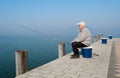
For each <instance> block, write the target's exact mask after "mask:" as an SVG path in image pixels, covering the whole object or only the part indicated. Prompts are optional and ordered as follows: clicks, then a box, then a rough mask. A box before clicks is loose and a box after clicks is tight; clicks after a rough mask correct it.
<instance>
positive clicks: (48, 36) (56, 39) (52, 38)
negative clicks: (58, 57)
mask: <svg viewBox="0 0 120 78" xmlns="http://www.w3.org/2000/svg"><path fill="white" fill-rule="evenodd" d="M16 25H17V26H19V27H22V28H24V29H27V30H29V31H32V32H35V33H38V34H40V35H43V36H45V37H47V38H48V39H51V40H55V41H57V42H63V41H61V40H60V39H58V38H55V37H51V36H50V35H48V34H46V33H43V32H40V31H37V30H35V29H33V28H30V27H26V26H24V25H20V24H16ZM67 44H68V43H67Z"/></svg>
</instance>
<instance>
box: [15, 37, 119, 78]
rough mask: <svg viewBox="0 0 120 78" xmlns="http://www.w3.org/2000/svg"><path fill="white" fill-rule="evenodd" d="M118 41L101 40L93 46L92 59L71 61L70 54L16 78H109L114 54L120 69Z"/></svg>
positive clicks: (81, 58)
mask: <svg viewBox="0 0 120 78" xmlns="http://www.w3.org/2000/svg"><path fill="white" fill-rule="evenodd" d="M116 41H118V42H120V39H111V40H110V39H108V42H107V44H101V40H100V41H97V42H95V43H94V44H92V47H93V51H92V53H93V55H92V58H89V59H88V58H83V57H82V56H80V58H77V59H71V58H70V55H71V54H72V53H70V54H67V55H65V56H63V57H61V58H59V59H56V60H54V61H51V62H49V63H47V64H45V65H42V66H40V67H37V68H35V69H33V70H31V71H29V72H27V73H25V74H22V75H19V76H17V77H16V78H109V77H110V75H109V73H111V72H109V71H110V64H111V57H113V56H112V55H111V54H112V53H116V54H115V56H114V57H116V61H117V62H116V64H117V65H118V67H119V66H120V62H119V60H118V59H120V58H118V57H119V56H120V55H118V53H119V52H118V51H120V50H118V49H116V50H117V51H115V50H113V46H114V45H113V43H114V42H116ZM116 45H117V44H116ZM119 47H120V46H119ZM97 55H99V56H97ZM113 66H114V65H113ZM113 66H112V67H113ZM112 67H111V69H112ZM111 75H114V76H115V77H116V78H117V77H118V78H119V73H118V74H117V75H115V74H114V73H112V74H111Z"/></svg>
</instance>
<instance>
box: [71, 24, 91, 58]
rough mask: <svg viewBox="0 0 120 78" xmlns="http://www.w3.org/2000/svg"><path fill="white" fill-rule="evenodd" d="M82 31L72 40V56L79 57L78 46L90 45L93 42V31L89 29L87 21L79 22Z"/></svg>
mask: <svg viewBox="0 0 120 78" xmlns="http://www.w3.org/2000/svg"><path fill="white" fill-rule="evenodd" d="M77 25H78V27H79V29H80V33H79V34H78V36H77V37H76V38H75V39H74V40H73V41H72V42H71V45H72V50H73V53H74V54H73V55H71V58H79V50H78V48H82V47H88V46H90V45H91V43H92V39H91V32H90V31H89V30H88V29H87V27H86V24H85V22H80V23H77Z"/></svg>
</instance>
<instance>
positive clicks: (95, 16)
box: [0, 0, 120, 36]
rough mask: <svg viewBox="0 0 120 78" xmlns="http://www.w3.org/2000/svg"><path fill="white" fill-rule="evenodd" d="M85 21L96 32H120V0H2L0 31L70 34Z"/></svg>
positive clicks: (0, 0) (6, 32)
mask: <svg viewBox="0 0 120 78" xmlns="http://www.w3.org/2000/svg"><path fill="white" fill-rule="evenodd" d="M80 21H85V22H86V24H87V27H88V28H89V29H90V30H91V32H92V33H93V34H112V35H115V36H120V34H119V33H120V32H119V31H120V0H0V35H33V34H37V33H35V32H32V31H29V30H27V29H24V28H23V27H22V26H25V27H29V28H32V29H34V30H36V31H40V32H42V33H46V34H51V35H52V34H60V35H65V34H66V35H71V34H76V32H79V29H78V27H77V25H76V23H78V22H80Z"/></svg>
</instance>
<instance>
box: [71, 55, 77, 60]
mask: <svg viewBox="0 0 120 78" xmlns="http://www.w3.org/2000/svg"><path fill="white" fill-rule="evenodd" d="M74 58H79V56H78V55H74V56H71V59H74Z"/></svg>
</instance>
